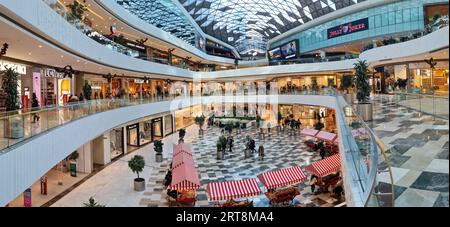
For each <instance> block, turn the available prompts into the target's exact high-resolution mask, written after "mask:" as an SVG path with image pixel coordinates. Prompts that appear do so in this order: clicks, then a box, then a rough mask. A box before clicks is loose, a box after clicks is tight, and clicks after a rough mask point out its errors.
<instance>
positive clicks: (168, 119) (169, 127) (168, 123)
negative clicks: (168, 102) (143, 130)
mask: <svg viewBox="0 0 450 227" xmlns="http://www.w3.org/2000/svg"><path fill="white" fill-rule="evenodd" d="M172 119H173V117H172V114H169V115H166V116H164V135H169V134H171V133H173V124H172Z"/></svg>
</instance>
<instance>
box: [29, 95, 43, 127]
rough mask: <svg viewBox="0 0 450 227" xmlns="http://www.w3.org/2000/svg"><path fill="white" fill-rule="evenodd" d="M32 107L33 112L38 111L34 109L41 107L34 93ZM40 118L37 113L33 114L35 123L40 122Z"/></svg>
mask: <svg viewBox="0 0 450 227" xmlns="http://www.w3.org/2000/svg"><path fill="white" fill-rule="evenodd" d="M31 107H32V108H33V111H36V109H34V108H37V107H39V102H38V100H37V97H36V93H34V92H33V97H32V99H31ZM40 118H41V117H39V115H38V114H37V113H36V112H34V113H33V123H36V122H39V119H40Z"/></svg>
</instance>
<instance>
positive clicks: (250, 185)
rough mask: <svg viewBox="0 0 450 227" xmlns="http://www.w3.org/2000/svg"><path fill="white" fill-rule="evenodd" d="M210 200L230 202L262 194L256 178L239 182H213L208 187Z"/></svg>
mask: <svg viewBox="0 0 450 227" xmlns="http://www.w3.org/2000/svg"><path fill="white" fill-rule="evenodd" d="M206 192H207V193H208V196H209V200H211V201H219V200H229V199H235V198H243V197H249V196H255V195H259V194H261V189H260V188H259V186H258V183H257V182H256V179H255V178H251V179H245V180H238V181H224V182H211V183H209V184H208V185H207V186H206Z"/></svg>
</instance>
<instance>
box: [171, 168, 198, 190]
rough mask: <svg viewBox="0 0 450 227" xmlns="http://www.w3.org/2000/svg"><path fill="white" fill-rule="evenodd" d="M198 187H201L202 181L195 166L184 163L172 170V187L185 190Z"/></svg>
mask: <svg viewBox="0 0 450 227" xmlns="http://www.w3.org/2000/svg"><path fill="white" fill-rule="evenodd" d="M198 188H200V181H199V179H198V175H197V170H196V169H195V166H193V165H186V164H184V165H180V166H178V167H177V168H175V169H173V170H172V183H171V184H170V189H174V190H177V191H183V190H192V189H198Z"/></svg>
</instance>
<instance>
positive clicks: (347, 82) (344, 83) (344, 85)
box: [341, 75, 353, 104]
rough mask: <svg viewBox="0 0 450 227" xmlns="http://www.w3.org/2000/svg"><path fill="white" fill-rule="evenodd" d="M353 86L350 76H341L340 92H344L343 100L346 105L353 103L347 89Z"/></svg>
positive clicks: (351, 95)
mask: <svg viewBox="0 0 450 227" xmlns="http://www.w3.org/2000/svg"><path fill="white" fill-rule="evenodd" d="M352 85H353V77H352V76H351V75H344V76H342V80H341V90H343V91H345V93H344V99H345V101H346V102H347V103H348V104H352V103H353V94H351V93H350V91H349V88H350V87H351V86H352Z"/></svg>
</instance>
